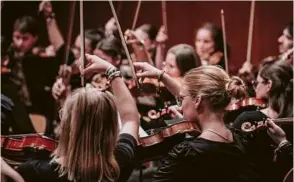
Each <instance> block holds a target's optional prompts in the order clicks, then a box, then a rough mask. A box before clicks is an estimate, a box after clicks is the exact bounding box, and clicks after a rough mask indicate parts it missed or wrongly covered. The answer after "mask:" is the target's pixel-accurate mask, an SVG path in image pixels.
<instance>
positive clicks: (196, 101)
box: [194, 96, 202, 110]
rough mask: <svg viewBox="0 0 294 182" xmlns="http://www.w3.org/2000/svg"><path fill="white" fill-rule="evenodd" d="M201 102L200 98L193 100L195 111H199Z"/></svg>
mask: <svg viewBox="0 0 294 182" xmlns="http://www.w3.org/2000/svg"><path fill="white" fill-rule="evenodd" d="M201 101H202V97H201V96H197V97H196V99H195V104H194V106H195V109H196V110H198V109H199V106H200V104H201Z"/></svg>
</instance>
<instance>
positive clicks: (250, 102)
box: [226, 97, 266, 111]
mask: <svg viewBox="0 0 294 182" xmlns="http://www.w3.org/2000/svg"><path fill="white" fill-rule="evenodd" d="M251 106H253V107H257V108H259V109H260V108H265V107H266V104H265V103H264V102H263V101H262V100H261V99H257V98H253V97H249V98H246V99H243V100H241V101H239V102H236V103H233V104H230V105H229V106H227V108H226V111H235V110H239V109H241V108H245V107H251Z"/></svg>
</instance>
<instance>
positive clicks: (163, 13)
mask: <svg viewBox="0 0 294 182" xmlns="http://www.w3.org/2000/svg"><path fill="white" fill-rule="evenodd" d="M161 13H162V24H163V26H164V29H165V33H166V34H167V13H166V0H162V1H161Z"/></svg>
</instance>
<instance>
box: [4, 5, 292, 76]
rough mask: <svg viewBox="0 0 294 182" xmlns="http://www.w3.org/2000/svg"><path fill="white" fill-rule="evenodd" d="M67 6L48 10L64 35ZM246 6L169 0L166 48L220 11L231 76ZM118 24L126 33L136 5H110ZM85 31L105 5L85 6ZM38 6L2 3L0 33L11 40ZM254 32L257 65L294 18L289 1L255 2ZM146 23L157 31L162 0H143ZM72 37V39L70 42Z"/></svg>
mask: <svg viewBox="0 0 294 182" xmlns="http://www.w3.org/2000/svg"><path fill="white" fill-rule="evenodd" d="M70 3H71V2H68V1H64V2H60V1H58V2H57V1H54V2H53V8H54V11H55V13H56V19H57V21H58V24H59V26H60V29H61V31H62V33H63V35H67V26H68V15H69V4H70ZM250 4H251V2H249V1H248V2H243V1H239V2H238V1H236V2H234V1H226V2H225V1H215V2H212V1H209V2H202V1H194V2H193V1H185V2H180V1H179V2H177V1H168V2H167V21H168V22H167V24H168V33H169V34H168V36H169V40H168V43H167V46H168V47H170V46H172V45H175V44H178V43H188V44H191V45H194V34H195V29H196V28H197V27H199V26H200V25H201V24H202V23H204V22H213V23H215V24H217V25H218V26H221V17H220V10H221V9H223V10H224V12H225V20H226V32H227V42H228V43H229V45H230V47H231V58H230V60H229V67H230V70H231V72H235V71H236V70H237V69H238V68H240V66H241V65H242V63H243V62H244V60H245V59H246V51H247V39H248V28H249V14H250ZM78 5H79V2H77V7H76V13H75V21H74V22H75V23H74V33H73V35H74V37H75V36H76V35H77V34H78V32H79V12H78V10H79V8H78ZM114 5H115V7H116V9H117V11H118V12H117V13H118V16H119V20H120V23H121V25H122V27H123V29H124V30H125V29H126V28H130V27H131V25H132V22H133V18H134V14H135V9H136V5H137V2H135V1H127V2H123V1H119V2H114ZM84 9H85V10H84V13H85V15H84V18H85V28H95V27H100V26H104V24H105V23H106V21H107V20H108V19H109V18H110V17H111V16H112V15H111V10H110V7H109V4H108V1H102V2H98V1H97V2H95V1H88V2H85V3H84ZM37 10H38V2H21V1H20V2H16V1H11V2H2V9H1V19H2V21H1V31H2V35H6V36H9V37H11V32H12V26H13V22H14V20H15V19H16V18H17V17H19V16H22V15H25V14H26V15H32V16H39V15H38V13H37V12H38V11H37ZM254 18H255V19H254V33H253V41H252V62H253V63H255V64H257V63H258V62H260V60H261V59H262V58H264V57H266V56H270V55H277V54H278V49H277V39H278V37H279V35H280V34H281V33H282V30H283V28H284V26H285V25H286V24H287V23H288V22H289V21H291V20H292V19H293V3H292V1H276V2H275V1H269V2H265V1H260V2H256V4H255V17H254ZM39 20H40V22H41V30H42V32H43V33H42V38H41V40H40V42H41V43H42V44H47V43H48V41H47V40H46V39H47V38H46V28H45V24H44V21H43V22H42V21H41V20H42V18H41V17H40V16H39ZM143 23H151V24H154V25H155V26H157V27H159V26H160V25H161V24H162V16H161V2H160V1H157V2H156V1H152V2H150V1H148V2H146V1H143V2H142V4H141V10H140V13H139V17H138V22H137V25H138V26H139V25H141V24H143ZM74 37H73V40H74Z"/></svg>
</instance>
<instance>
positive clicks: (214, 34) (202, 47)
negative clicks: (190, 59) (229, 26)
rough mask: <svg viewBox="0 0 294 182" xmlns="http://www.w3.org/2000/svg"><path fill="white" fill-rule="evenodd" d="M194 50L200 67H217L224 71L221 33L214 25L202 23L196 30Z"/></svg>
mask: <svg viewBox="0 0 294 182" xmlns="http://www.w3.org/2000/svg"><path fill="white" fill-rule="evenodd" d="M227 47H228V46H227ZM228 48H229V47H228ZM195 49H196V52H197V54H198V55H199V57H200V59H201V64H202V65H208V64H209V65H219V66H221V67H222V68H223V69H226V68H225V60H224V43H223V33H222V30H221V29H220V28H218V27H217V26H216V25H214V24H212V23H204V24H203V25H202V26H201V27H200V28H198V29H197V31H196V35H195ZM228 52H229V50H228Z"/></svg>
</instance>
